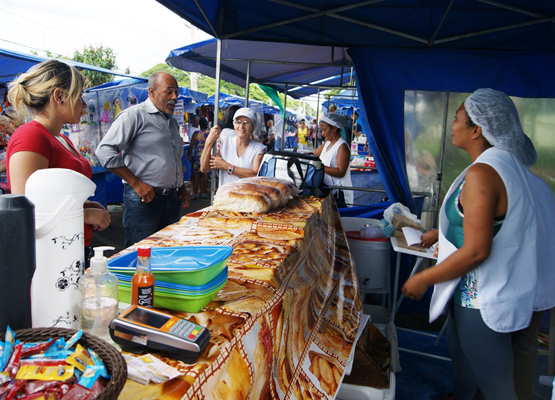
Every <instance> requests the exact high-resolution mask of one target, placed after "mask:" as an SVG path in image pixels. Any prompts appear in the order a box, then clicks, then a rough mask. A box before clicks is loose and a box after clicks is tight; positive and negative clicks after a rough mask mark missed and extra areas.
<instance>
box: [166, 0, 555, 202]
mask: <svg viewBox="0 0 555 400" xmlns="http://www.w3.org/2000/svg"><path fill="white" fill-rule="evenodd" d="M159 2H160V3H161V4H163V5H165V6H166V7H168V8H169V9H171V10H172V11H174V12H175V13H177V14H178V15H180V16H181V17H183V18H185V19H186V20H188V21H189V22H191V23H192V24H193V25H195V26H197V27H198V28H199V29H202V30H203V31H205V32H207V33H210V34H212V35H213V36H214V37H216V38H217V39H220V40H225V39H235V40H249V41H250V40H252V41H256V40H258V41H271V42H288V43H296V44H311V45H317V46H332V47H333V46H340V47H341V48H345V47H349V50H348V52H347V53H348V55H350V56H351V58H352V60H353V64H354V67H355V71H356V75H357V77H358V82H357V83H358V88H359V92H360V99H361V102H360V105H361V109H362V110H363V112H362V113H361V123H362V124H363V127H364V128H365V130H367V131H369V128H370V125H371V126H372V132H373V133H374V136H373V137H371V138H369V144H370V148H371V150H372V154H373V155H374V157H375V160H376V165H377V167H378V170H379V171H380V174H381V176H382V180H383V182H384V186H385V188H386V191H387V193H388V196H389V198H390V199H391V200H392V201H400V202H402V203H404V204H407V205H409V206H410V207H414V201H413V199H412V195H411V192H410V188H409V184H408V178H407V173H406V165H405V148H404V129H403V104H404V103H403V95H404V91H405V90H407V89H411V90H443V91H461V92H472V91H474V90H475V89H477V88H478V87H493V88H495V89H498V90H501V91H504V92H506V93H507V94H509V95H515V96H524V97H555V80H553V79H546V78H545V77H549V76H551V74H552V72H551V71H553V70H554V67H555V58H554V50H555V31H554V29H553V17H554V16H555V3H553V2H552V1H549V0H537V1H534V2H530V1H525V0H506V1H504V3H500V2H494V1H489V0H436V1H429V0H404V1H401V2H399V1H398V0H396V1H393V0H384V1H356V0H342V1H335V2H333V3H322V2H321V1H319V0H299V1H297V2H295V3H293V2H288V1H279V2H278V1H269V0H261V1H260V2H259V3H258V7H252V5H250V4H249V3H245V2H243V1H241V0H206V1H203V2H202V5H201V4H200V3H199V2H197V1H195V0H159ZM323 27H330V28H329V29H323ZM532 60H533V61H532Z"/></svg>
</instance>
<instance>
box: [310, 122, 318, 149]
mask: <svg viewBox="0 0 555 400" xmlns="http://www.w3.org/2000/svg"><path fill="white" fill-rule="evenodd" d="M317 130H318V128H317V127H316V120H315V119H312V120H310V138H311V139H312V148H313V149H316V148H317V146H316V131H317Z"/></svg>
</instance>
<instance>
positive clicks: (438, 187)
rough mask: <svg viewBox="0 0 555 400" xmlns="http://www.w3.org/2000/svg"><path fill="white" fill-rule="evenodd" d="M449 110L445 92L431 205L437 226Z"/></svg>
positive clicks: (447, 94)
mask: <svg viewBox="0 0 555 400" xmlns="http://www.w3.org/2000/svg"><path fill="white" fill-rule="evenodd" d="M448 110H449V92H446V93H445V105H444V106H443V126H442V128H441V147H440V149H439V169H438V171H437V179H436V190H435V193H434V194H433V199H432V201H433V205H434V212H435V218H434V227H436V228H437V226H438V219H439V213H438V212H437V210H439V197H440V193H441V192H440V191H441V181H442V179H443V162H444V159H445V136H446V134H447V112H448Z"/></svg>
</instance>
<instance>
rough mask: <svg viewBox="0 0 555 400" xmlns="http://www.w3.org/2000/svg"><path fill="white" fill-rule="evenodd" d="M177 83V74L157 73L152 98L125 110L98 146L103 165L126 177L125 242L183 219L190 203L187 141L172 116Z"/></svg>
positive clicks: (150, 87) (152, 78) (151, 87)
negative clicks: (186, 179) (186, 181)
mask: <svg viewBox="0 0 555 400" xmlns="http://www.w3.org/2000/svg"><path fill="white" fill-rule="evenodd" d="M177 96H178V87H177V81H176V80H175V78H174V77H173V76H171V75H170V74H168V73H166V72H161V71H159V72H155V73H153V74H152V75H151V76H150V78H149V80H148V99H147V100H146V101H145V102H143V103H141V104H138V105H136V106H134V107H129V108H127V109H125V110H123V111H122V112H121V113H120V114H119V115H118V117H117V118H116V120H115V121H114V123H113V124H112V126H110V129H109V130H108V132H107V133H106V136H104V138H103V139H102V140H101V142H100V144H99V145H98V147H97V149H96V156H97V157H98V159H99V160H100V162H101V164H102V165H103V166H104V167H105V168H108V169H110V171H112V172H113V173H114V174H115V175H117V176H119V177H120V178H122V179H123V180H124V185H123V202H124V209H123V220H122V222H123V226H124V228H125V241H124V246H125V247H128V246H131V245H133V244H135V243H137V242H139V241H141V240H142V239H144V238H146V237H148V236H150V235H152V234H153V233H155V232H158V231H159V230H160V229H163V228H164V227H166V226H168V225H170V224H173V223H175V222H177V221H179V218H180V207H183V208H186V207H189V193H188V191H187V187H186V186H185V184H184V183H183V170H182V162H181V157H182V156H183V140H182V138H181V136H180V135H179V125H178V124H177V121H176V119H175V118H174V117H173V110H174V107H175V104H176V102H177Z"/></svg>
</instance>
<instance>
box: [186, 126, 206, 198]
mask: <svg viewBox="0 0 555 400" xmlns="http://www.w3.org/2000/svg"><path fill="white" fill-rule="evenodd" d="M199 127H200V129H199V130H198V131H196V132H195V134H194V135H193V138H192V140H191V145H190V146H189V152H188V154H187V156H188V158H189V161H191V165H192V167H193V169H192V173H193V175H192V176H191V186H192V193H191V198H192V199H197V198H199V197H200V198H201V199H206V189H207V188H208V173H207V172H200V157H201V155H202V152H203V150H204V145H205V143H206V138H207V137H208V131H207V129H208V121H207V120H205V119H204V118H201V119H200V121H199Z"/></svg>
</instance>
